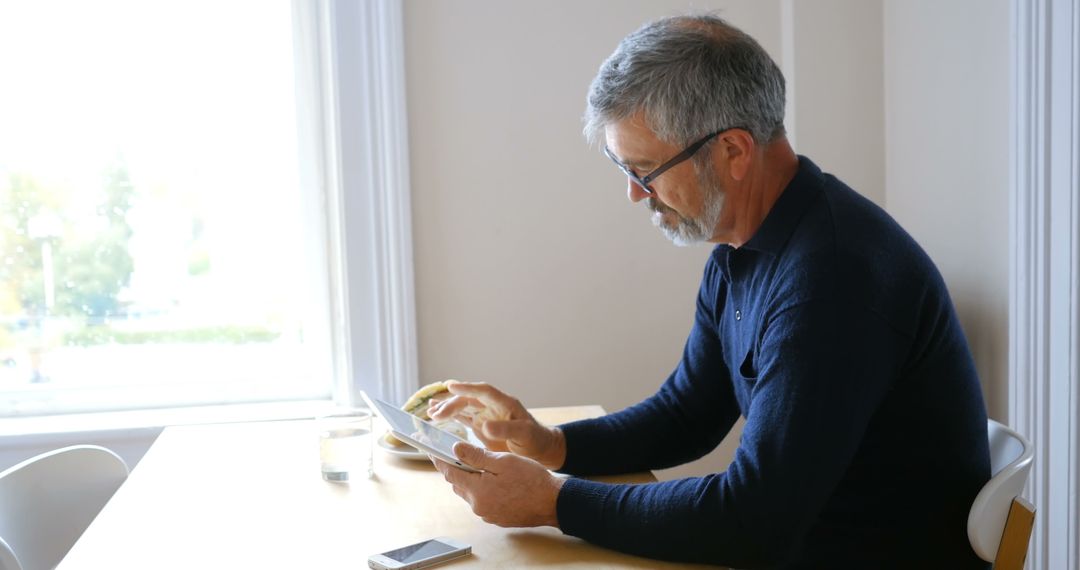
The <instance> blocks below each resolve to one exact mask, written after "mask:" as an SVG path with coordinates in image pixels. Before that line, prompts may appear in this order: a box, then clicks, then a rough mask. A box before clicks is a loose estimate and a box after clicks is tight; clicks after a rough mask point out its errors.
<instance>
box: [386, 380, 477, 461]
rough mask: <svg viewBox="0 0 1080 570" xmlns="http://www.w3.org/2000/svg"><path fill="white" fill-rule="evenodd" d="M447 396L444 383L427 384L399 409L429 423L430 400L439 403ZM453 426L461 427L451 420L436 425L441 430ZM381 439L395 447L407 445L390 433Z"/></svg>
mask: <svg viewBox="0 0 1080 570" xmlns="http://www.w3.org/2000/svg"><path fill="white" fill-rule="evenodd" d="M449 395H450V392H449V390H447V388H446V383H445V382H432V383H431V384H428V385H427V386H424V387H423V388H420V389H419V390H417V391H416V393H415V394H413V395H412V397H411V398H409V399H408V400H406V401H405V404H404V405H402V406H401V409H402V410H405V411H406V412H409V413H410V414H412V415H414V416H416V417H418V418H420V419H422V420H424V421H430V420H431V416H429V415H428V404H429V403H430V402H431V400H432V399H434V400H435V401H439V400H442V399H443V398H446V397H447V396H449ZM454 424H456V425H458V426H460V425H461V424H458V423H457V422H455V421H453V420H451V421H449V422H439V423H438V424H437V425H438V426H439V427H441V428H443V429H447V428H452V427H453V425H454ZM451 431H454V432H459V431H460V432H464V430H463V429H452V430H451ZM383 438H384V439H385V440H386V443H389V444H390V445H393V446H395V447H403V446H406V445H408V444H407V443H405V442H403V441H401V440H400V439H398V438H396V437H394V435H393V434H391V433H387V434H386V435H385V436H383Z"/></svg>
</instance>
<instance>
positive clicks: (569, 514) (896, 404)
mask: <svg viewBox="0 0 1080 570" xmlns="http://www.w3.org/2000/svg"><path fill="white" fill-rule="evenodd" d="M740 414H741V415H742V416H744V417H745V418H746V426H745V428H744V431H743V434H742V438H741V440H740V442H739V448H738V450H737V451H736V453H735V457H734V460H733V462H732V463H731V465H730V466H729V467H728V469H727V471H725V472H723V473H715V474H712V475H709V476H706V477H700V478H689V479H681V480H675V481H666V482H660V483H651V484H644V485H613V484H604V483H597V482H592V481H588V480H585V479H578V478H571V479H568V480H567V481H566V482H565V484H564V486H563V488H562V491H561V492H560V493H559V498H558V518H559V525H560V527H561V528H562V531H563V532H565V533H567V534H570V535H574V536H578V537H581V538H583V539H585V540H588V541H590V542H593V543H596V544H599V545H603V546H607V547H610V548H613V549H617V550H621V551H624V552H630V553H635V554H639V555H643V556H648V557H653V558H658V559H665V560H677V561H689V562H707V563H714V564H724V565H729V566H734V567H740V568H743V567H747V568H757V567H784V568H800V567H808V568H885V567H912V568H986V567H987V564H985V563H983V562H982V561H980V560H979V559H978V558H977V557H976V556H975V554H974V552H972V550H971V547H970V545H969V543H968V540H967V534H966V522H967V513H968V509H969V507H970V506H971V502H972V501H973V500H974V498H975V495H976V494H977V493H978V491H979V489H980V488H981V486H982V485H983V484H984V483H985V482H986V481H987V480H988V479H989V470H990V468H989V454H988V450H987V439H986V409H985V406H984V404H983V399H982V393H981V391H980V389H979V381H978V378H977V376H976V373H975V367H974V363H973V361H972V357H971V353H970V351H969V349H968V346H967V341H966V340H965V338H964V334H963V331H962V330H961V328H960V324H959V321H958V320H957V316H956V312H955V310H954V309H953V306H952V302H951V301H950V299H949V295H948V292H947V291H946V288H945V283H944V282H943V280H942V278H941V275H940V274H939V273H938V271H937V269H936V268H935V267H934V264H933V262H931V261H930V259H929V257H928V256H927V255H926V253H925V252H923V250H922V249H921V248H920V247H919V245H918V244H916V243H915V241H914V240H913V239H912V238H911V236H909V235H908V234H907V233H906V232H905V231H904V230H903V229H902V228H901V227H900V226H899V225H897V223H896V222H895V221H894V220H893V219H892V218H890V217H889V216H888V214H886V213H885V212H884V211H883V210H881V209H880V208H878V207H877V206H876V205H874V204H873V203H872V202H870V201H869V200H866V199H865V198H863V197H862V196H860V195H858V194H857V193H856V192H854V191H853V190H851V189H850V188H848V187H847V186H845V185H844V184H843V183H842V182H840V181H839V180H837V179H836V178H834V177H833V176H831V175H828V174H823V173H822V172H821V171H820V170H819V169H818V168H817V167H816V166H815V165H814V164H813V163H812V162H810V160H808V159H806V158H804V157H800V159H799V169H798V173H797V174H796V176H795V178H794V179H793V180H792V182H791V183H790V184H789V185H788V187H787V188H786V189H785V190H784V192H783V193H782V194H781V196H780V198H779V199H778V200H777V202H776V204H775V205H774V207H773V209H772V210H771V211H770V212H769V214H768V216H767V217H766V218H765V220H764V222H763V223H762V225H761V227H760V228H759V229H758V231H757V232H756V233H755V234H754V236H753V237H752V238H751V239H750V241H749V242H747V243H746V244H744V245H743V246H742V247H740V248H738V249H734V248H731V247H729V246H726V245H721V246H717V247H716V248H715V250H714V251H713V252H712V255H711V256H710V258H709V260H708V262H707V264H706V266H705V275H704V277H703V278H702V280H701V288H700V291H699V293H698V299H697V312H696V317H695V320H694V326H693V329H692V330H691V331H690V338H689V339H688V340H687V342H686V348H685V351H684V352H683V356H682V360H681V361H680V362H679V365H678V367H677V368H676V369H675V371H674V372H673V373H672V374H671V376H670V377H669V378H668V379H667V381H666V382H665V383H664V384H663V385H662V386H661V388H660V390H659V391H658V392H657V393H656V394H655V395H653V396H651V397H650V398H648V399H647V400H645V401H643V402H641V403H639V404H637V405H635V406H632V407H630V408H627V409H625V410H623V411H621V412H617V413H614V414H610V415H608V416H605V417H602V418H598V419H594V420H586V421H580V422H574V423H570V424H565V425H563V426H562V429H563V432H564V433H565V435H566V444H567V457H566V463H565V465H564V466H563V468H562V470H563V471H564V472H566V473H571V474H575V475H599V474H611V473H621V472H629V471H640V470H646V469H657V468H664V467H671V466H674V465H679V464H681V463H685V462H687V461H691V460H693V459H697V458H699V457H701V456H703V455H705V454H706V453H708V452H709V451H711V450H712V449H714V448H715V447H716V446H717V445H718V444H719V443H720V441H721V440H722V439H723V438H724V436H725V434H727V433H728V431H729V430H730V429H731V426H732V424H733V423H734V422H735V420H736V419H737V418H738V417H739V415H740Z"/></svg>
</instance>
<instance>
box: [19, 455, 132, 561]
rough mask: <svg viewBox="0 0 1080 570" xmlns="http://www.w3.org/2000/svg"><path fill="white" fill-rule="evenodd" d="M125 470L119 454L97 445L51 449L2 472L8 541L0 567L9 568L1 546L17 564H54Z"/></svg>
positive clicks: (90, 519) (89, 519)
mask: <svg viewBox="0 0 1080 570" xmlns="http://www.w3.org/2000/svg"><path fill="white" fill-rule="evenodd" d="M127 475H128V468H127V465H126V464H125V463H124V460H123V459H121V458H120V457H119V456H118V455H116V454H115V453H113V452H111V451H109V450H108V449H105V448H104V447H98V446H95V445H76V446H73V447H65V448H63V449H57V450H55V451H50V452H48V453H44V454H42V455H38V456H37V457H33V458H31V459H28V460H26V461H23V462H22V463H20V464H18V465H15V466H14V467H11V468H9V469H7V470H6V471H4V472H2V473H0V543H6V547H7V548H5V547H4V546H0V569H2V570H8V569H7V566H6V565H5V557H4V554H3V551H4V550H7V551H9V552H11V553H13V554H14V558H15V560H14V563H15V564H16V565H15V566H14V568H16V569H20V570H48V569H51V568H53V567H55V566H56V565H57V564H59V562H60V560H61V559H62V558H63V557H64V555H65V554H67V552H68V550H70V549H71V546H72V545H74V544H75V541H76V540H77V539H78V538H79V536H80V535H82V533H83V531H84V530H86V527H87V526H89V525H90V522H91V521H93V520H94V517H96V516H97V514H98V512H99V511H100V510H101V507H103V506H105V503H106V502H107V501H108V500H109V498H110V497H112V495H113V493H115V492H116V489H117V488H119V487H120V484H121V483H123V482H124V480H125V479H127ZM6 564H11V561H7V562H6Z"/></svg>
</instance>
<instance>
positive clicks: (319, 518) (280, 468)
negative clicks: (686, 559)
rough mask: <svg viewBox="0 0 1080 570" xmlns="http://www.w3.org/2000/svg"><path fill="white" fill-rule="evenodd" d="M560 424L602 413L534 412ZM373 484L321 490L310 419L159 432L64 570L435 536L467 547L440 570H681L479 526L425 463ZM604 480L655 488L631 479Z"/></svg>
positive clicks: (394, 466) (395, 461) (267, 560)
mask: <svg viewBox="0 0 1080 570" xmlns="http://www.w3.org/2000/svg"><path fill="white" fill-rule="evenodd" d="M533 413H534V414H535V416H536V417H537V419H539V420H540V421H542V422H545V423H548V424H558V423H563V422H566V421H570V420H575V419H580V418H586V417H595V416H598V415H601V414H603V409H602V408H600V406H576V407H563V408H539V409H535V410H533ZM375 473H376V475H375V478H373V479H371V480H366V479H364V480H358V481H354V482H352V483H350V484H341V483H330V482H326V481H324V480H323V479H322V477H321V476H320V471H319V446H318V432H317V430H316V426H315V422H313V421H310V420H306V421H281V422H257V423H238V424H216V425H205V426H184V427H170V428H166V429H165V430H164V431H163V432H162V434H161V436H160V437H159V438H158V440H157V441H156V442H155V443H154V444H153V446H151V448H150V450H149V451H148V452H147V453H146V455H145V456H144V457H143V459H142V460H141V461H140V462H139V464H138V465H137V466H136V467H135V469H134V470H133V471H132V473H131V476H130V477H129V478H128V480H127V481H126V482H125V483H124V484H123V486H121V487H120V489H119V490H118V491H117V493H116V495H115V496H113V498H112V500H110V501H109V503H108V504H107V505H106V506H105V508H104V509H103V510H102V512H101V514H100V515H99V516H98V517H97V518H96V519H95V520H94V522H93V523H92V524H91V525H90V527H89V528H88V529H87V530H86V532H85V533H84V534H83V536H82V537H81V538H80V539H79V540H78V542H76V544H75V546H74V547H73V548H72V549H71V551H70V552H69V553H68V555H67V557H66V558H65V559H64V560H63V562H62V563H61V564H60V566H59V567H58V568H59V570H79V569H93V570H98V569H101V568H110V569H127V568H139V569H144V568H160V569H167V568H184V569H189V568H319V569H334V568H343V569H344V568H348V569H361V568H366V567H367V557H368V555H370V554H374V553H377V552H383V551H386V550H390V549H393V548H397V547H400V546H404V545H407V544H411V543H414V542H419V541H422V540H426V539H429V538H433V537H436V536H449V537H452V538H455V539H458V540H460V541H463V542H466V543H468V544H470V545H472V548H473V554H472V555H471V556H468V557H466V558H462V559H459V560H456V561H453V562H450V563H447V564H445V565H443V566H440V568H447V569H448V570H449V569H465V568H529V567H551V566H555V567H559V568H582V569H584V568H589V569H595V568H650V569H652V568H676V567H678V568H685V567H687V566H686V565H676V564H665V563H663V562H659V561H656V560H650V559H646V558H639V557H635V556H629V555H626V554H621V553H618V552H614V551H611V550H607V549H604V548H600V547H597V546H593V545H591V544H588V543H586V542H584V541H582V540H579V539H577V538H573V537H570V536H565V535H563V534H562V533H560V532H559V531H558V530H557V529H554V528H551V527H544V528H536V529H505V528H500V527H497V526H493V525H490V524H487V523H485V522H483V521H482V520H480V519H479V518H478V517H477V516H476V515H474V514H473V513H472V511H471V510H470V509H469V506H468V505H467V504H466V503H465V502H464V501H463V500H461V499H460V498H459V497H458V496H457V495H455V494H454V493H453V491H452V490H451V489H450V486H449V485H448V484H447V483H446V482H445V481H444V480H443V479H442V476H441V475H440V474H439V473H438V472H437V471H435V468H434V467H433V466H432V465H431V463H430V462H426V461H416V460H408V459H402V458H399V457H395V456H392V455H390V454H387V453H385V452H383V451H382V450H381V449H379V448H378V447H376V449H375ZM600 480H604V481H613V482H614V481H619V482H639V483H640V482H649V481H655V478H654V477H653V475H652V474H651V473H639V474H633V475H625V476H620V477H613V478H601V479H600Z"/></svg>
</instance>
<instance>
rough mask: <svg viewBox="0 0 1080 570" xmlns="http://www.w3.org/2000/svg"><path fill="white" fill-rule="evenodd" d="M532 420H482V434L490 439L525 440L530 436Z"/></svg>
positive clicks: (532, 426) (533, 424) (533, 423)
mask: <svg viewBox="0 0 1080 570" xmlns="http://www.w3.org/2000/svg"><path fill="white" fill-rule="evenodd" d="M534 427H535V422H534V421H532V420H491V421H488V422H484V435H485V436H487V437H489V438H491V439H501V440H511V441H517V442H525V441H528V440H529V439H530V438H532V435H533V434H532V430H533V429H534Z"/></svg>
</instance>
